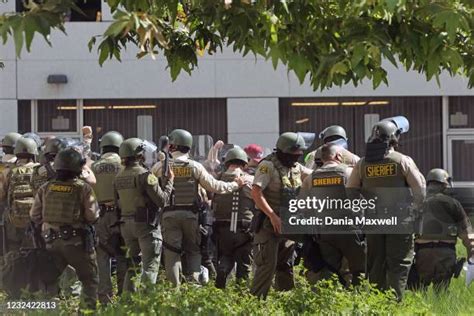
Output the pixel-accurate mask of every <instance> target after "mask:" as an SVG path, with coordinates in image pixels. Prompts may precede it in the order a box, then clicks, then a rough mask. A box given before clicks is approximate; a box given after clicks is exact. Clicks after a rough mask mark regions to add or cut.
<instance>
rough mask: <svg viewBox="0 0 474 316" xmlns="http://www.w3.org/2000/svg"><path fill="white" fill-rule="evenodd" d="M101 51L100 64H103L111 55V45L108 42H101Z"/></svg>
mask: <svg viewBox="0 0 474 316" xmlns="http://www.w3.org/2000/svg"><path fill="white" fill-rule="evenodd" d="M99 51H100V54H99V65H101V66H102V65H103V64H104V62H105V61H106V60H107V57H108V56H109V53H110V49H109V45H108V44H107V42H102V44H100V46H99Z"/></svg>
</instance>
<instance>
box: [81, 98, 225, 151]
mask: <svg viewBox="0 0 474 316" xmlns="http://www.w3.org/2000/svg"><path fill="white" fill-rule="evenodd" d="M226 105H227V103H226V99H129V100H126V99H119V100H84V125H89V126H91V127H92V130H93V132H94V139H93V141H92V148H93V149H94V150H95V151H97V149H98V141H99V139H100V138H101V137H102V135H104V134H105V133H106V132H108V131H112V130H115V131H118V132H120V133H122V134H123V136H124V137H125V138H129V137H143V138H146V139H147V140H149V141H154V142H158V140H159V138H160V136H161V135H165V134H167V133H169V132H170V131H171V130H173V129H175V128H185V129H187V130H189V131H190V132H191V133H192V134H193V135H200V134H201V135H204V134H207V135H210V136H212V138H213V139H214V140H215V141H216V140H218V139H221V140H223V141H224V142H225V141H226V140H227V106H226ZM141 125H143V126H141Z"/></svg>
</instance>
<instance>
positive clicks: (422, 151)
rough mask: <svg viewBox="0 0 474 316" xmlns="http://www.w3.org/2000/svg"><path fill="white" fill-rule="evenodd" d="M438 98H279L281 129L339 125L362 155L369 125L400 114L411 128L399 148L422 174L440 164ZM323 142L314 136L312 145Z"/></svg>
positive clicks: (307, 129) (316, 130)
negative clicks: (314, 139)
mask: <svg viewBox="0 0 474 316" xmlns="http://www.w3.org/2000/svg"><path fill="white" fill-rule="evenodd" d="M441 100H442V99H441V98H440V97H354V98H350V97H340V98H337V97H335V98H288V99H287V98H282V99H280V132H285V131H295V132H297V131H299V132H313V133H317V134H319V132H321V131H322V130H323V129H324V128H326V127H327V126H329V125H334V124H337V125H341V126H343V127H344V128H345V129H346V132H347V136H348V137H349V149H350V150H351V151H352V152H355V153H356V154H357V155H359V156H361V157H362V156H365V147H366V141H367V138H368V135H369V134H370V133H371V131H372V126H373V125H372V124H373V123H375V122H376V121H378V120H379V119H383V118H387V117H391V116H397V115H403V116H405V117H407V119H408V120H409V121H410V131H409V132H408V133H407V134H404V135H402V137H401V138H400V151H401V152H402V153H404V154H407V155H409V156H411V157H412V158H413V159H414V160H415V162H416V164H417V165H418V167H419V168H420V170H421V171H422V173H423V174H426V173H427V172H428V171H429V170H430V169H431V168H434V167H437V166H441V165H442V157H443V156H442V153H443V148H442V119H441V118H442V105H441ZM321 144H322V141H321V140H319V139H317V140H316V142H315V144H314V145H313V146H319V145H321Z"/></svg>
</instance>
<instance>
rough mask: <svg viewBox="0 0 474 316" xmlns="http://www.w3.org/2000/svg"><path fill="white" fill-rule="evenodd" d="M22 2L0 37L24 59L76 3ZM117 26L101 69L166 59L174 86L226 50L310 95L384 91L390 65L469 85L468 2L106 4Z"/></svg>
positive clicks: (1, 26)
mask: <svg viewBox="0 0 474 316" xmlns="http://www.w3.org/2000/svg"><path fill="white" fill-rule="evenodd" d="M37 2H39V4H35V3H33V1H27V3H28V8H29V11H27V12H24V13H12V14H3V15H2V16H0V36H1V37H2V39H3V41H4V42H5V41H6V40H7V39H8V38H9V37H12V38H13V40H14V42H15V47H16V52H17V54H18V55H20V53H21V50H22V48H23V46H26V49H27V50H28V51H29V50H30V47H31V41H32V39H33V36H34V34H35V32H38V33H40V34H41V35H43V37H44V38H45V39H46V41H48V37H49V34H50V33H51V30H52V29H55V28H56V29H59V30H62V31H64V22H63V16H64V13H65V12H67V11H68V10H70V9H73V10H78V8H77V7H75V1H73V0H43V1H37ZM107 3H108V5H109V6H110V7H111V9H112V12H113V13H114V21H113V22H112V23H111V24H110V26H109V27H108V29H107V30H106V31H105V33H104V34H102V35H100V36H97V37H94V38H92V39H91V41H90V43H89V48H90V49H91V50H92V49H94V48H97V49H98V53H99V63H100V64H101V65H102V64H103V63H104V62H105V61H106V60H107V59H109V58H115V59H118V60H120V57H121V52H122V51H123V49H124V48H125V47H127V46H136V47H137V48H138V49H137V51H138V52H137V57H138V58H142V57H144V56H148V55H151V56H152V57H153V58H154V57H155V56H156V55H159V54H163V56H164V57H165V58H166V60H167V63H168V67H169V70H170V73H171V77H172V78H173V80H174V79H176V78H177V76H178V75H179V73H180V72H181V71H183V70H184V71H185V72H187V73H191V72H192V71H193V70H194V69H195V68H196V67H197V66H198V61H199V56H202V55H203V54H205V53H208V54H213V53H215V52H216V51H219V50H221V49H222V47H223V46H225V45H226V46H230V47H232V48H233V50H234V51H238V52H240V53H242V54H243V55H247V54H248V53H253V54H255V55H259V56H263V57H264V58H266V59H269V60H271V61H272V63H273V65H274V67H276V66H277V65H278V63H282V64H283V65H285V66H286V67H287V68H288V69H289V70H290V71H293V72H294V73H295V74H296V76H297V77H298V79H299V80H300V81H301V82H303V81H304V80H305V79H309V81H310V82H311V84H312V86H313V88H314V89H315V90H316V89H324V88H329V87H332V86H334V85H337V86H341V85H344V84H348V83H351V82H352V83H353V84H354V85H356V86H357V85H358V84H359V83H361V81H362V80H363V79H366V78H367V79H369V80H371V81H372V83H373V86H374V88H376V87H377V86H379V85H380V83H382V82H385V83H386V84H388V82H387V72H386V70H385V68H386V66H387V64H386V63H383V61H384V60H388V61H390V62H391V63H392V64H394V65H395V66H398V65H399V64H401V65H403V66H404V67H405V68H406V69H407V70H411V69H413V70H416V71H418V72H420V73H424V74H425V75H426V78H427V80H431V79H432V78H433V77H435V78H436V79H437V80H439V75H440V74H441V72H442V71H447V72H449V73H450V74H451V75H464V76H467V77H468V78H469V86H470V87H472V86H473V85H474V67H473V66H474V45H473V44H474V43H473V37H472V35H473V27H474V18H473V11H474V5H473V1H472V0H413V1H410V0H319V1H317V0H107Z"/></svg>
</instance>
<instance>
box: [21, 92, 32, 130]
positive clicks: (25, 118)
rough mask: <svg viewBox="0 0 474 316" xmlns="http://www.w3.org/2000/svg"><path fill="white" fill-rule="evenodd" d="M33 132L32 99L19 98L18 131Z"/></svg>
mask: <svg viewBox="0 0 474 316" xmlns="http://www.w3.org/2000/svg"><path fill="white" fill-rule="evenodd" d="M28 132H31V100H18V133H20V134H24V133H28Z"/></svg>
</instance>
